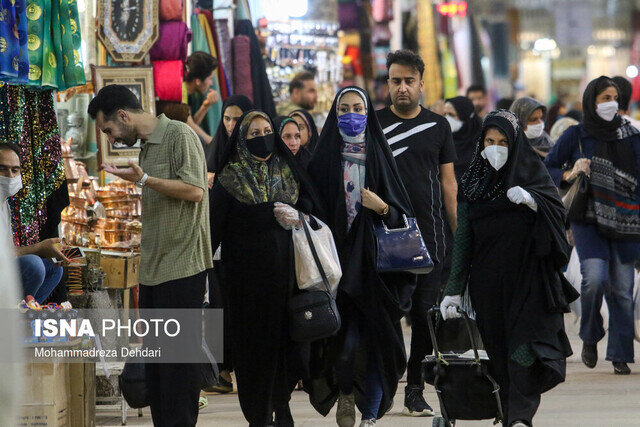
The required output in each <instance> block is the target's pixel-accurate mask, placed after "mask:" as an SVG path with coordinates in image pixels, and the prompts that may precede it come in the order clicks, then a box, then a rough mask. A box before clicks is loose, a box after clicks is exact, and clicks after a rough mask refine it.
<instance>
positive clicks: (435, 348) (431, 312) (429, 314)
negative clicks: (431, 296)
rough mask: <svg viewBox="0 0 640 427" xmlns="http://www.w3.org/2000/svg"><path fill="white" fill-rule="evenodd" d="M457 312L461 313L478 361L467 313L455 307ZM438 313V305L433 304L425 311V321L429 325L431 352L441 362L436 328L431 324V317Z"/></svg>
mask: <svg viewBox="0 0 640 427" xmlns="http://www.w3.org/2000/svg"><path fill="white" fill-rule="evenodd" d="M457 309H458V313H460V314H461V315H462V318H463V319H464V325H465V326H466V329H467V333H468V334H469V338H470V339H471V348H472V349H473V355H474V357H475V362H476V363H480V354H479V353H478V345H477V344H476V339H475V338H474V336H473V332H472V331H471V324H470V322H469V315H468V314H467V313H466V312H465V311H464V310H462V309H460V307H457ZM438 313H440V307H438V306H434V307H432V308H430V309H429V311H428V312H427V323H428V325H429V334H430V335H431V343H432V344H433V352H434V353H435V355H436V357H437V359H438V361H440V362H442V361H444V359H443V358H442V354H440V350H439V349H438V340H437V339H436V329H435V327H434V326H433V318H434V317H435V316H437V314H438Z"/></svg>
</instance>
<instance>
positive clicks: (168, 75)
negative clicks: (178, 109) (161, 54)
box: [153, 60, 184, 102]
mask: <svg viewBox="0 0 640 427" xmlns="http://www.w3.org/2000/svg"><path fill="white" fill-rule="evenodd" d="M183 73H184V64H183V63H182V61H180V60H177V61H154V62H153V82H154V84H153V86H154V88H155V91H156V97H157V98H160V100H162V101H175V102H182V80H183Z"/></svg>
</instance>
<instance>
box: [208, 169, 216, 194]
mask: <svg viewBox="0 0 640 427" xmlns="http://www.w3.org/2000/svg"><path fill="white" fill-rule="evenodd" d="M215 177H216V174H215V173H211V172H207V185H208V186H209V190H211V189H212V188H213V181H214V179H215Z"/></svg>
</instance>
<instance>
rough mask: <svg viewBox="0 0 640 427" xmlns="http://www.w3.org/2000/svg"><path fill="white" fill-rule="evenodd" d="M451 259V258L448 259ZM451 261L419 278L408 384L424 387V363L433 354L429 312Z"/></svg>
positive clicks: (412, 327)
mask: <svg viewBox="0 0 640 427" xmlns="http://www.w3.org/2000/svg"><path fill="white" fill-rule="evenodd" d="M447 258H450V257H447ZM448 262H449V260H448V259H445V260H444V261H443V262H440V263H438V264H436V266H435V267H434V269H433V271H431V273H429V274H422V275H419V276H418V284H417V286H416V290H415V291H414V293H413V297H412V298H411V311H410V316H411V352H410V354H409V362H408V363H407V384H408V385H419V386H422V384H423V382H422V361H423V360H424V358H425V356H427V355H428V354H431V353H432V352H433V344H432V343H431V335H430V333H429V325H428V323H427V312H428V311H429V309H430V308H432V307H433V306H434V305H435V304H436V303H437V302H438V297H439V295H440V290H441V289H442V286H443V281H444V278H443V271H444V270H445V267H446V266H447V264H448ZM449 263H450V262H449Z"/></svg>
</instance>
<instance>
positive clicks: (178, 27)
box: [149, 21, 192, 62]
mask: <svg viewBox="0 0 640 427" xmlns="http://www.w3.org/2000/svg"><path fill="white" fill-rule="evenodd" d="M191 37H192V34H191V31H190V30H189V28H188V27H187V24H185V23H184V22H182V21H169V22H161V23H160V36H159V37H158V40H157V41H156V42H155V44H154V45H153V47H152V48H151V50H150V51H149V54H150V56H151V60H152V61H163V60H164V61H173V60H178V59H179V60H181V61H182V62H186V61H187V53H188V46H189V42H190V41H191Z"/></svg>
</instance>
